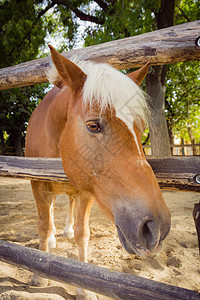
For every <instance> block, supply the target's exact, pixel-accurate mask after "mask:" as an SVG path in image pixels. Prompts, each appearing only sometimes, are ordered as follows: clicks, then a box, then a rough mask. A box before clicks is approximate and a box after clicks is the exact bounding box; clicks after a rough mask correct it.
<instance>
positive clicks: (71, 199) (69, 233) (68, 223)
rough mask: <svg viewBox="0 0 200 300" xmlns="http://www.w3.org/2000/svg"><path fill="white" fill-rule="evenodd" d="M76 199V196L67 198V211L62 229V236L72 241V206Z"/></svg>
mask: <svg viewBox="0 0 200 300" xmlns="http://www.w3.org/2000/svg"><path fill="white" fill-rule="evenodd" d="M77 197H78V196H77V195H73V196H69V210H68V216H67V218H66V221H65V228H64V236H65V237H66V238H67V239H72V238H73V237H74V206H75V201H76V200H77V199H78V198H77Z"/></svg>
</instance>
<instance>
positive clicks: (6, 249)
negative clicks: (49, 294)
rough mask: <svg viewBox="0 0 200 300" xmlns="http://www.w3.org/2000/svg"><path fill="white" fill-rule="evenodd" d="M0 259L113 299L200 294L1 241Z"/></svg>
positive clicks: (179, 299)
mask: <svg viewBox="0 0 200 300" xmlns="http://www.w3.org/2000/svg"><path fill="white" fill-rule="evenodd" d="M0 259H1V260H2V261H4V262H6V263H10V264H14V265H16V266H20V267H23V268H25V269H27V270H30V271H33V272H37V273H38V274H39V275H41V276H43V277H47V278H50V279H53V280H57V281H61V282H65V283H68V284H72V285H75V286H77V287H82V288H85V289H88V290H91V291H93V292H96V293H98V294H102V295H105V296H108V297H112V298H114V299H124V300H138V299H142V300H160V299H162V300H174V299H176V300H186V299H188V300H199V299H200V294H199V293H198V292H195V291H191V290H187V289H184V288H179V287H175V286H172V285H167V284H164V283H160V282H156V281H153V280H149V279H146V278H142V277H139V276H135V275H129V274H125V273H120V272H116V271H114V272H113V271H109V270H108V269H105V268H102V267H97V266H94V265H91V264H86V263H83V262H78V261H73V260H70V259H67V258H64V257H62V256H58V255H54V254H49V253H45V252H43V251H39V250H35V249H31V248H27V247H24V246H21V245H16V244H13V243H9V242H6V241H1V240H0Z"/></svg>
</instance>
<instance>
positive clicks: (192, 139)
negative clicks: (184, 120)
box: [187, 125, 198, 155]
mask: <svg viewBox="0 0 200 300" xmlns="http://www.w3.org/2000/svg"><path fill="white" fill-rule="evenodd" d="M187 131H188V135H189V138H190V142H191V144H192V145H193V146H192V155H198V151H197V147H196V146H194V144H195V139H194V136H193V132H192V129H191V126H190V125H188V127H187Z"/></svg>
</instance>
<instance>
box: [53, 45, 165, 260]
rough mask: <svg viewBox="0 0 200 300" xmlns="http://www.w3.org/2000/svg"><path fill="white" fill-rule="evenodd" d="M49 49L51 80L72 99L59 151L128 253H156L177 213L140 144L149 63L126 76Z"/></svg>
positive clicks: (75, 182) (69, 173)
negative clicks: (52, 67)
mask: <svg viewBox="0 0 200 300" xmlns="http://www.w3.org/2000/svg"><path fill="white" fill-rule="evenodd" d="M50 49H51V55H52V60H53V63H54V65H55V67H56V73H55V74H54V75H52V76H51V75H50V76H49V77H51V78H50V81H52V82H53V83H54V84H55V85H57V86H58V87H59V88H60V93H59V95H58V97H61V98H62V99H63V98H65V99H66V107H65V108H63V107H62V108H61V109H63V110H66V118H65V122H66V123H65V126H64V130H63V132H62V136H61V139H60V148H61V156H62V161H63V167H64V170H65V173H66V175H67V177H68V178H69V180H70V182H71V184H72V185H73V186H74V187H75V188H76V189H77V190H79V191H80V193H82V192H87V193H88V194H90V195H92V196H93V197H95V199H96V200H97V201H98V203H99V204H100V206H101V207H102V209H103V210H104V211H105V212H106V213H107V214H108V215H109V216H110V217H111V218H112V219H113V221H114V223H115V225H116V228H117V231H118V235H119V239H120V241H121V244H122V245H123V246H124V248H125V249H126V250H127V252H129V253H137V254H138V255H140V256H146V255H148V254H150V253H155V252H156V251H157V250H158V249H159V248H160V245H161V243H162V241H163V239H164V238H165V237H166V236H167V234H168V232H169V229H170V213H169V210H168V208H167V206H166V204H165V202H164V199H163V196H162V193H161V191H160V188H159V185H158V183H157V180H156V178H155V175H154V173H153V171H152V169H151V167H150V165H149V164H148V162H147V160H146V158H145V155H144V153H143V150H142V144H141V137H142V134H143V130H144V127H145V115H146V112H147V111H148V108H147V104H146V100H145V96H144V93H143V92H142V91H141V89H140V88H139V86H138V85H139V84H140V83H141V82H142V80H143V79H144V77H145V75H146V73H147V70H148V64H147V65H145V66H144V67H143V68H141V69H139V70H137V71H136V72H133V73H131V74H129V75H128V76H127V75H124V74H122V73H121V72H119V71H117V70H115V69H113V68H112V67H110V66H108V65H105V64H95V63H92V62H79V64H78V65H76V64H75V63H73V62H72V61H69V60H68V59H67V58H65V57H64V56H62V55H61V54H59V53H58V52H57V51H56V50H55V49H54V48H53V47H51V46H50Z"/></svg>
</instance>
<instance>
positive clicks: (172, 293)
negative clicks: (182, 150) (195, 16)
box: [1, 22, 199, 299]
mask: <svg viewBox="0 0 200 300" xmlns="http://www.w3.org/2000/svg"><path fill="white" fill-rule="evenodd" d="M194 23H195V24H194ZM198 24H199V23H198V22H193V24H191V26H192V27H193V26H194V25H195V26H196V27H198ZM187 26H188V25H187ZM187 26H186V27H187ZM195 26H194V27H195ZM194 27H193V29H194ZM196 27H195V28H196ZM177 28H178V29H179V30H180V26H178V27H177ZM183 28H184V27H182V29H183ZM167 30H168V37H169V36H170V37H171V36H173V35H172V32H173V33H175V34H176V41H177V40H178V38H177V36H178V32H177V31H176V28H173V29H172V28H171V29H166V31H162V32H161V31H160V32H159V34H161V36H164V37H166V34H167ZM187 30H188V27H187ZM187 30H186V31H187ZM190 30H192V29H191V28H190ZM186 31H185V32H186ZM183 32H184V31H183V30H182V31H181V34H182V33H183ZM179 34H180V32H179ZM140 38H141V40H142V37H140ZM145 38H146V37H145ZM197 38H198V36H197V33H196V32H194V35H192V34H191V31H190V42H191V45H187V47H186V45H185V44H184V47H183V48H184V49H185V50H184V51H183V52H181V51H180V52H179V58H181V59H182V60H187V59H189V56H188V55H189V54H187V51H188V53H190V55H191V52H192V49H193V51H194V52H193V54H194V56H193V58H194V57H195V59H198V58H199V49H198V46H196V44H195V43H196V40H197ZM164 39H165V38H164ZM172 39H173V38H172ZM188 40H189V38H188V39H187V41H188ZM145 42H147V39H145ZM120 43H122V41H120ZM188 43H189V42H188ZM189 44H190V43H189ZM118 46H119V47H120V45H118ZM145 47H146V46H144V45H143V46H142V49H144V50H145V49H146V52H145V53H146V54H145V53H144V55H143V57H144V58H145V59H146V60H149V61H150V62H152V63H155V61H156V60H157V62H158V63H160V64H162V63H168V62H170V61H169V60H167V59H166V60H164V61H163V60H162V59H159V55H158V53H159V51H153V52H152V51H150V46H148V47H149V48H148V49H147V48H145ZM158 48H159V47H158ZM161 48H162V47H161ZM169 48H170V49H171V48H172V47H171V45H170V47H169ZM90 50H91V49H90ZM104 50H105V47H104ZM147 50H148V51H147ZM179 50H180V49H179ZM86 51H87V50H86ZM170 53H171V52H168V55H167V54H166V49H165V56H167V57H171V59H172V61H171V62H176V61H177V60H176V59H174V58H172V56H171V55H170ZM195 53H196V54H195ZM180 54H181V55H180ZM90 55H92V54H90ZM126 55H127V56H128V54H126ZM121 57H123V56H121ZM152 57H153V59H152ZM163 57H164V56H163V54H162V58H163ZM174 57H175V55H174ZM177 57H178V55H177ZM90 58H91V56H90ZM190 58H191V56H190ZM191 59H192V58H191ZM96 60H98V59H96ZM105 60H106V59H105ZM124 60H126V59H124ZM113 61H115V59H113V58H112V59H111V61H108V62H111V63H112V62H113ZM138 61H139V59H138ZM128 62H129V64H130V61H129V59H128ZM33 64H34V63H33ZM139 64H140V63H139ZM113 65H115V63H113ZM133 65H134V63H133ZM135 65H137V64H136V63H135ZM115 66H117V67H119V68H120V67H125V66H126V67H127V65H126V64H125V65H124V64H123V63H122V64H121V65H120V64H119V65H117V64H116V65H115ZM14 69H15V71H16V70H17V72H18V70H20V66H19V68H16V67H15V68H14ZM38 69H39V68H38ZM21 70H22V72H21V74H23V73H24V71H23V66H22V67H21ZM3 72H4V71H3ZM40 72H41V73H43V72H42V71H41V70H40ZM5 74H6V75H5V81H6V83H5V82H4V83H3V84H2V89H5V88H11V87H13V86H22V85H29V84H31V83H38V82H41V81H42V80H41V79H38V78H37V79H36V80H35V81H34V80H33V75H31V76H32V77H31V78H32V79H31V80H30V81H27V78H25V79H23V80H24V81H23V80H21V79H20V80H21V81H20V83H19V78H20V75H19V73H18V75H17V76H16V74H15V75H14V78H15V79H16V78H17V81H18V82H17V83H16V81H14V83H12V80H11V78H10V74H12V70H11V69H10V68H8V69H7V70H5ZM25 76H26V75H25ZM11 77H12V76H11ZM43 80H45V78H44V75H43ZM6 84H7V85H6ZM183 163H184V161H183ZM169 165H170V168H172V169H173V166H174V162H173V161H172V162H171V164H169ZM191 166H197V169H196V168H193V167H191ZM198 166H199V158H196V161H195V162H194V161H193V163H192V160H191V163H190V167H191V168H190V172H189V175H188V167H189V164H185V171H183V172H179V175H178V176H177V177H176V178H174V177H173V176H174V175H173V176H172V178H168V177H167V176H166V174H164V176H163V177H165V180H164V181H165V184H164V186H162V184H161V187H162V188H163V187H165V188H168V189H170V188H174V187H176V188H178V189H181V190H188V186H190V188H189V190H195V191H197V192H199V179H198V178H199V177H198V176H199V174H198V170H199V169H198V168H199V167H198ZM170 168H169V169H170ZM14 169H16V166H15V165H14V166H13V170H14ZM2 170H3V172H4V171H5V167H4V165H2ZM193 171H194V173H193ZM3 172H2V173H1V175H3V176H5V175H6V176H9V174H10V173H12V170H9V171H8V170H7V174H6V172H4V174H3ZM19 173H20V172H19ZM25 173H26V174H29V173H28V172H25ZM158 173H159V172H158ZM160 174H162V175H163V172H160ZM173 174H174V173H173ZM191 174H192V175H191ZM15 175H16V173H15ZM15 175H12V176H14V177H19V176H15ZM25 177H28V176H25ZM161 177H162V176H161ZM29 178H30V177H29ZM49 180H52V179H51V178H49ZM195 216H196V220H198V213H197V214H196V215H195ZM197 225H198V224H197ZM1 249H2V253H3V251H4V253H3V254H2V257H3V260H6V261H9V262H11V263H15V264H16V263H17V262H16V261H12V259H9V255H8V257H7V259H5V254H6V253H9V252H8V249H9V246H8V245H6V244H5V243H4V242H2V248H1ZM13 249H14V252H15V251H17V248H15V247H14V248H13ZM11 251H12V247H11ZM11 256H12V255H11ZM11 256H10V257H11ZM36 259H37V258H36ZM42 260H43V258H42ZM42 260H41V261H42ZM168 263H169V261H168ZM179 263H180V262H179V261H175V265H176V266H178V264H179ZM21 264H22V265H23V266H25V264H23V263H21ZM77 266H78V265H77ZM176 266H175V267H176ZM26 267H27V266H26ZM28 268H29V269H31V268H30V267H28ZM32 269H34V266H33V267H32ZM37 271H39V270H37ZM83 272H84V271H83ZM49 276H50V275H49ZM53 276H54V275H52V273H51V276H50V277H51V278H52V277H53ZM121 276H122V275H121ZM53 278H55V277H53ZM126 280H127V278H126ZM90 281H91V280H90ZM136 281H137V279H136ZM144 282H145V280H144ZM69 283H73V281H69ZM119 284H122V283H119ZM137 284H138V286H137V287H136V288H137V289H138V288H139V285H141V282H139V279H138V282H137ZM148 284H149V286H150V290H152V289H154V288H153V287H155V288H156V289H157V290H156V294H154V293H153V294H151V297H152V298H156V297H157V299H160V298H159V297H160V296H159V293H160V294H162V298H163V299H174V298H176V299H187V298H188V299H198V298H199V294H198V293H195V292H192V291H185V290H181V289H180V290H179V289H177V288H174V289H173V288H172V287H167V286H166V287H163V286H162V285H159V284H154V283H152V282H151V283H147V286H148ZM76 285H78V286H83V287H87V288H90V289H92V290H95V291H96V292H102V293H103V294H106V293H105V291H104V289H103V288H102V289H101V288H100V287H99V288H98V286H96V287H91V286H89V285H87V284H85V283H84V284H83V283H81V282H78V281H77V284H76ZM194 289H196V288H194ZM105 290H106V288H105ZM143 290H145V287H144V288H143ZM125 291H126V286H125ZM131 293H132V294H131V296H130V297H131V298H130V299H134V297H135V299H138V295H140V297H141V299H151V298H150V294H148V293H147V294H146V296H145V293H143V294H142V291H141V292H140V291H139V292H138V294H137V296H136V291H134V290H133V289H132V292H131ZM122 294H123V293H122ZM107 295H108V296H114V297H115V298H117V297H119V298H120V299H122V295H121V292H120V293H119V294H117V292H116V293H115V292H112V293H110V294H109V293H107ZM125 295H126V297H125V298H124V299H129V298H127V294H126V292H125ZM134 295H135V296H134ZM155 295H157V296H155ZM164 295H165V296H164ZM145 297H146V298H145Z"/></svg>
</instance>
